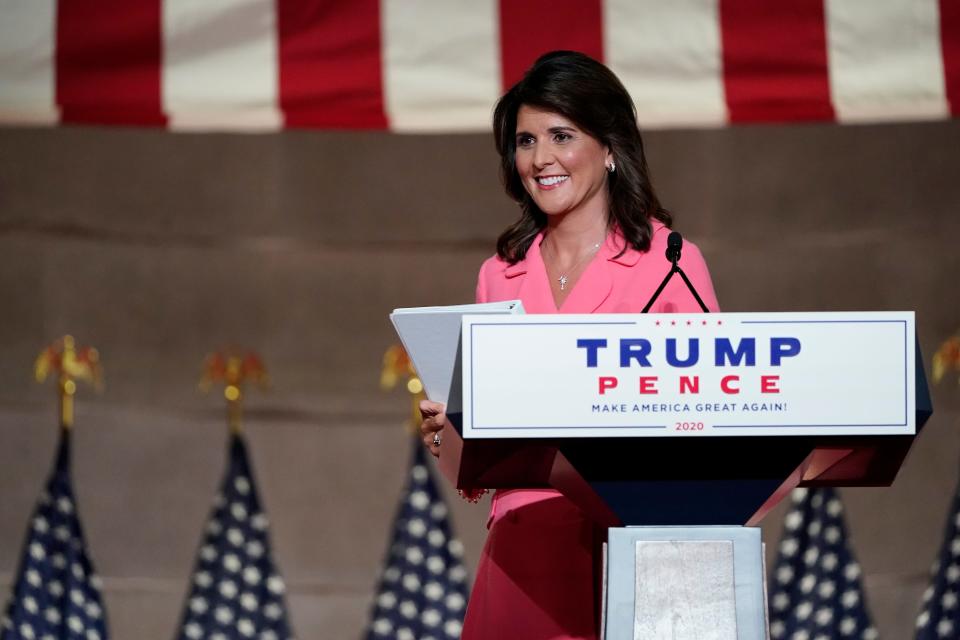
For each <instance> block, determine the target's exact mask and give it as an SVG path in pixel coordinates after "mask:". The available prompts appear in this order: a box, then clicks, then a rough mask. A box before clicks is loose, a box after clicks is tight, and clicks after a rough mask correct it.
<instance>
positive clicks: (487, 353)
mask: <svg viewBox="0 0 960 640" xmlns="http://www.w3.org/2000/svg"><path fill="white" fill-rule="evenodd" d="M914 336H915V330H914V314H913V312H873V313H868V312H862V313H742V314H741V313H717V314H645V315H633V314H630V315H626V314H616V315H526V316H489V315H488V316H471V315H467V316H464V318H463V327H462V344H461V346H462V358H463V360H462V374H463V379H462V383H463V436H464V438H543V437H549V438H558V437H677V436H683V437H703V436H770V435H801V434H802V435H818V436H819V435H857V436H861V435H912V434H914V433H915V379H914V376H915V364H914V362H915V360H914V358H915V354H914V346H915V337H914Z"/></svg>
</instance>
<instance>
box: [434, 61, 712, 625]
mask: <svg viewBox="0 0 960 640" xmlns="http://www.w3.org/2000/svg"><path fill="white" fill-rule="evenodd" d="M494 136H495V140H496V145H497V151H498V152H499V154H500V159H501V172H502V178H503V182H504V186H505V188H506V191H507V194H508V195H509V196H510V197H511V198H513V199H514V200H516V201H517V202H518V203H519V204H520V206H521V210H522V213H521V215H520V219H519V220H517V221H516V222H515V223H514V224H513V225H511V226H510V227H509V228H508V229H507V230H506V231H504V233H503V234H502V235H501V236H500V238H499V240H498V241H497V255H495V256H493V257H491V258H489V259H488V260H487V261H486V262H484V263H483V266H482V267H481V268H480V275H479V278H478V282H477V302H493V301H499V300H515V299H520V300H521V301H522V302H523V306H524V309H525V310H526V312H527V313H558V312H560V313H638V312H640V310H641V309H642V308H643V306H644V303H645V302H646V301H647V300H648V299H649V298H650V296H651V294H652V293H653V292H654V291H655V290H656V288H657V285H658V284H659V282H660V280H661V278H662V277H663V274H664V271H665V269H666V264H667V263H666V261H665V260H664V258H663V256H664V250H665V249H666V244H667V235H668V234H669V227H670V224H671V216H670V214H669V213H667V211H666V210H664V209H663V208H662V207H661V206H660V202H659V200H658V199H657V197H656V195H655V193H654V190H653V187H652V186H651V184H650V179H649V176H648V172H647V163H646V159H645V157H644V153H643V142H642V140H641V137H640V130H639V129H638V127H637V123H636V114H635V112H634V108H633V102H632V100H631V99H630V96H629V94H627V92H626V90H625V89H624V88H623V85H622V84H621V83H620V81H619V80H618V79H617V77H616V76H615V75H614V74H613V73H612V72H611V71H610V70H609V69H607V68H606V67H605V66H603V65H602V64H600V63H599V62H597V61H595V60H593V59H591V58H589V57H587V56H585V55H583V54H579V53H574V52H570V51H557V52H553V53H549V54H546V55H544V56H543V57H541V58H540V59H539V60H537V61H536V62H535V63H534V65H533V67H531V69H530V70H529V71H528V72H527V74H526V75H525V76H524V77H523V79H522V80H521V81H520V82H519V83H517V84H516V85H515V86H514V87H513V88H511V89H510V90H509V91H508V92H507V93H506V94H505V95H504V96H503V97H502V98H501V99H500V101H499V102H498V103H497V107H496V110H495V112H494ZM680 265H681V267H682V268H683V270H684V271H685V272H686V273H687V275H688V277H689V278H690V280H691V281H692V282H693V284H694V286H695V287H696V289H697V290H698V291H700V293H701V294H702V297H703V300H704V301H705V303H706V305H707V307H708V308H710V309H711V310H716V309H717V301H716V296H715V295H714V292H713V285H712V284H711V282H710V276H709V274H708V273H707V268H706V265H705V264H704V262H703V258H702V256H701V255H700V252H699V250H698V249H697V248H696V246H695V245H694V244H692V243H690V242H687V243H686V244H685V245H684V251H683V254H682V257H681V259H680ZM653 310H654V311H656V312H688V313H693V312H697V311H700V308H699V306H698V305H697V303H696V302H695V300H694V299H693V298H692V296H690V294H689V292H688V291H687V290H686V288H685V286H684V285H683V284H682V282H680V281H678V280H674V281H672V282H671V283H670V284H669V285H668V286H667V287H666V288H665V289H664V290H663V292H662V293H661V294H660V297H659V298H658V299H657V306H656V307H654V309H653ZM421 413H422V414H423V418H424V419H423V423H422V424H421V427H420V429H421V432H422V434H423V436H424V443H425V444H426V445H427V446H428V447H430V450H431V451H432V452H433V454H434V455H438V454H439V453H440V452H441V446H442V441H443V435H442V434H443V429H444V428H446V425H447V424H448V421H447V419H446V416H445V415H444V407H443V405H440V404H437V403H433V402H427V401H425V402H424V403H422V404H421ZM489 529H490V533H489V535H488V537H487V543H486V545H485V547H484V550H483V555H482V556H481V559H480V564H479V566H478V568H477V579H476V582H475V584H474V588H473V593H472V594H471V596H470V602H469V603H468V606H467V616H466V620H465V622H464V628H463V635H462V637H463V638H464V639H465V640H476V639H478V638H525V639H527V640H540V639H542V640H547V639H553V640H559V639H564V638H591V639H592V638H596V637H597V631H598V627H599V616H598V614H597V612H598V611H599V605H600V602H599V593H600V590H599V585H600V578H599V573H598V569H599V568H600V562H599V560H598V559H599V557H600V549H601V545H602V542H603V539H604V537H605V533H606V532H605V531H604V530H603V529H601V528H600V527H598V526H597V525H596V524H594V523H593V522H592V521H591V520H590V519H589V518H587V517H586V516H585V515H584V514H583V513H582V512H581V511H580V509H579V508H578V507H577V506H576V505H575V504H574V503H573V502H571V501H570V500H568V499H567V498H566V497H564V496H563V495H561V494H560V493H558V492H556V491H553V490H550V489H513V490H508V491H503V490H501V491H498V492H497V493H496V494H495V495H494V497H493V503H492V506H491V512H490V520H489Z"/></svg>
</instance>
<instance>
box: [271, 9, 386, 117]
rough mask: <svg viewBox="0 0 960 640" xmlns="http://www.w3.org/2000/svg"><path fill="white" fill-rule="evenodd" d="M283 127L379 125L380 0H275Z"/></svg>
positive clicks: (380, 88)
mask: <svg viewBox="0 0 960 640" xmlns="http://www.w3.org/2000/svg"><path fill="white" fill-rule="evenodd" d="M277 29H278V32H279V39H280V44H279V55H280V106H281V108H282V109H283V112H284V116H285V120H286V123H287V125H288V126H293V127H326V128H342V127H348V128H371V129H383V128H386V126H387V119H386V115H385V113H384V106H383V78H382V76H383V73H382V70H381V39H380V2H379V0H351V1H350V2H331V1H330V0H278V1H277Z"/></svg>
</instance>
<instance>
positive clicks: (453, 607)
mask: <svg viewBox="0 0 960 640" xmlns="http://www.w3.org/2000/svg"><path fill="white" fill-rule="evenodd" d="M425 458H426V454H425V453H424V446H423V443H422V442H420V440H419V439H418V438H415V439H414V442H413V455H412V457H411V463H410V471H409V473H408V475H407V482H406V486H405V487H404V489H403V493H402V494H401V496H400V505H399V507H398V509H397V515H396V518H395V519H394V523H393V534H392V536H391V539H390V546H389V547H388V549H387V554H386V558H385V560H384V566H383V570H382V574H381V577H380V583H379V585H378V586H377V593H376V596H375V597H374V603H373V612H372V615H371V619H370V625H369V627H368V629H367V635H366V638H367V640H383V639H386V638H390V639H392V640H453V639H455V638H459V637H460V631H461V629H462V624H463V615H464V613H465V611H466V605H467V595H468V591H467V589H468V580H467V570H466V568H465V567H464V566H463V545H462V544H461V543H460V541H459V540H457V539H456V538H455V537H453V533H452V531H451V528H450V520H449V517H448V511H447V505H446V503H445V502H444V501H443V496H442V495H441V493H440V490H439V489H438V487H437V484H436V482H435V481H434V479H433V475H432V474H431V472H430V468H429V467H428V466H427V462H426V459H425Z"/></svg>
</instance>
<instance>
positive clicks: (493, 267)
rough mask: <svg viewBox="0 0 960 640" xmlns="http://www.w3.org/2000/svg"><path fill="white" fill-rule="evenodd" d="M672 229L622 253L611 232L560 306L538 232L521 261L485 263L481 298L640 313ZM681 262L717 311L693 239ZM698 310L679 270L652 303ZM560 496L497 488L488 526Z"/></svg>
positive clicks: (661, 272) (544, 307) (663, 268)
mask: <svg viewBox="0 0 960 640" xmlns="http://www.w3.org/2000/svg"><path fill="white" fill-rule="evenodd" d="M669 234H670V229H668V228H666V227H665V226H664V225H663V224H661V223H660V222H656V221H654V222H653V238H652V239H651V242H650V250H649V251H647V252H645V253H641V252H640V251H636V250H634V249H630V248H628V249H627V250H626V251H625V252H624V253H623V255H621V256H619V257H617V254H618V253H620V250H621V249H622V248H623V246H624V244H625V242H624V239H623V236H621V235H620V234H619V233H616V232H612V233H610V234H609V235H608V236H607V239H606V241H605V242H604V244H603V245H602V246H601V247H600V250H599V251H598V252H597V255H595V256H594V257H593V259H592V260H591V262H590V263H589V264H588V265H587V268H586V269H585V270H584V272H583V273H582V274H581V276H580V279H579V280H578V281H577V283H576V285H575V286H574V288H573V290H572V291H571V292H570V295H568V296H567V298H566V300H564V303H563V305H562V306H561V307H560V309H557V307H556V304H555V303H554V301H553V294H552V293H551V292H550V282H549V279H548V276H547V270H546V267H545V266H544V264H543V258H542V257H541V255H540V242H541V241H542V240H543V234H539V235H537V237H536V238H535V239H534V241H533V243H532V244H531V245H530V248H529V249H528V250H527V255H526V257H525V258H524V259H523V260H521V261H520V262H518V263H516V264H513V265H510V264H508V263H506V262H504V261H503V260H501V259H500V258H498V257H497V256H493V257H492V258H488V259H487V260H486V261H485V262H484V263H483V266H481V267H480V275H479V278H478V281H477V302H496V301H501V300H521V301H522V302H523V308H524V310H525V311H526V312H527V313H640V311H641V310H642V309H643V306H644V305H645V304H647V301H648V300H649V299H650V296H652V295H653V293H654V291H656V290H657V287H659V286H660V282H661V281H662V280H663V277H664V276H665V275H667V271H669V269H670V263H669V262H668V261H667V259H666V257H665V253H666V250H667V236H668V235H669ZM680 267H681V268H682V269H683V271H684V273H686V274H687V277H688V278H690V282H692V283H693V286H694V287H696V289H697V292H698V293H699V294H700V297H701V298H702V299H703V302H704V304H706V305H707V308H708V309H710V310H711V311H718V310H719V306H718V304H717V296H716V294H715V293H714V291H713V282H711V280H710V273H709V272H708V271H707V265H706V263H705V262H704V260H703V255H702V254H701V253H700V250H699V249H698V248H697V246H696V245H695V244H693V243H692V242H688V241H686V240H684V243H683V250H682V252H681V258H680ZM699 311H700V306H699V305H698V304H697V301H696V300H694V298H693V295H691V294H690V292H689V291H688V290H687V287H686V285H685V284H684V283H683V280H682V279H681V278H680V276H679V275H675V276H674V277H673V278H672V279H671V280H670V284H668V285H667V287H666V288H665V289H664V290H663V292H662V293H661V294H660V297H659V298H657V301H656V302H655V303H654V305H653V307H652V308H651V312H653V313H697V312H699ZM557 495H558V494H557V493H556V492H555V491H553V490H546V489H542V490H541V489H535V490H529V489H522V490H512V491H498V492H497V493H496V494H495V495H494V497H493V503H492V504H491V508H490V520H489V521H488V526H489V524H490V523H492V522H493V521H494V520H496V519H497V518H498V517H499V516H500V515H502V514H504V513H506V512H508V511H510V510H511V509H515V508H519V507H521V506H524V505H527V504H530V503H532V502H536V501H538V500H543V499H547V498H551V497H556V496H557Z"/></svg>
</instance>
